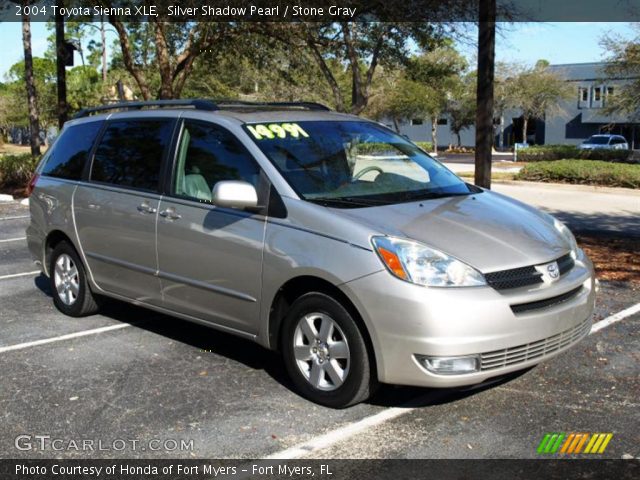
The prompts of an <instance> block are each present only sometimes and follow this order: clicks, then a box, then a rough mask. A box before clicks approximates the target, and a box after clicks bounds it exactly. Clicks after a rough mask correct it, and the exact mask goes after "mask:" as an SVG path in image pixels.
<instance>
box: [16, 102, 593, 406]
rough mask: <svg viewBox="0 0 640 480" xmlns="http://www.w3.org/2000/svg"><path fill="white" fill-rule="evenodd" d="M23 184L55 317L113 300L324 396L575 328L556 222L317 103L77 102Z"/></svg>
mask: <svg viewBox="0 0 640 480" xmlns="http://www.w3.org/2000/svg"><path fill="white" fill-rule="evenodd" d="M30 188H32V189H33V193H32V195H31V201H30V209H31V223H30V226H29V227H28V229H27V238H28V244H29V249H30V251H31V253H32V255H33V257H34V259H35V261H36V263H37V264H39V265H40V267H41V268H42V271H43V272H44V274H45V275H47V276H48V277H49V278H50V282H51V290H52V292H53V300H54V303H55V305H56V307H57V308H58V309H59V310H60V311H61V312H63V313H65V314H67V315H71V316H83V315H89V314H92V313H95V312H96V311H97V310H98V306H99V304H100V303H101V300H102V299H104V298H107V297H111V298H115V299H119V300H124V301H126V302H131V303H135V304H136V305H142V306H145V307H148V308H150V309H154V310H157V311H160V312H164V313H168V314H170V315H173V316H176V317H179V318H182V319H185V320H189V321H193V322H198V323H202V324H206V325H210V326H212V327H214V328H216V329H219V330H222V331H224V332H229V333H232V334H235V335H239V336H242V337H245V338H247V339H250V340H253V341H255V342H257V343H259V344H260V345H262V346H264V347H266V348H269V349H273V350H278V351H279V352H281V353H282V356H283V359H284V363H285V366H286V369H287V371H288V373H289V375H290V376H291V379H292V381H293V383H294V385H295V387H296V388H297V389H298V391H299V392H300V393H301V394H302V395H304V396H306V397H307V398H309V399H311V400H313V401H315V402H317V403H320V404H323V405H327V406H332V407H345V406H348V405H352V404H354V403H357V402H360V401H363V400H365V399H366V398H368V397H369V396H370V395H371V393H372V392H373V391H374V389H375V388H376V386H377V385H378V384H379V383H380V382H382V383H391V384H401V385H415V386H424V387H459V386H468V385H474V384H479V383H482V382H486V381H489V380H491V379H493V378H495V377H501V376H504V375H505V374H507V373H510V372H514V371H517V370H522V369H525V368H528V367H531V366H533V365H535V364H537V363H539V362H541V361H543V360H546V359H548V358H551V357H553V356H555V355H557V354H559V353H560V352H562V351H564V350H566V349H568V348H570V347H572V346H573V345H575V344H576V343H577V342H578V341H580V340H581V339H582V338H583V337H584V336H585V335H587V333H588V332H589V330H590V327H591V315H592V312H593V308H594V300H595V276H594V271H593V266H592V264H591V262H590V261H589V259H588V258H587V257H586V256H585V254H584V252H583V251H582V250H581V249H580V248H578V246H577V244H576V241H575V239H574V237H573V235H572V234H571V232H570V231H569V230H568V229H567V227H566V226H565V225H563V224H562V223H560V222H559V221H558V220H556V219H555V218H553V217H552V216H550V215H548V214H545V213H542V212H540V211H538V210H536V209H534V208H532V207H530V206H527V205H525V204H523V203H520V202H518V201H516V200H513V199H511V198H508V197H505V196H503V195H500V194H497V193H494V192H491V191H488V190H484V189H481V188H478V187H476V186H473V185H470V184H468V183H465V182H464V181H462V180H461V179H460V178H458V177H457V176H456V175H454V174H453V173H452V172H451V171H449V170H448V169H447V168H446V167H444V166H443V165H442V164H440V163H439V162H437V161H436V160H434V159H433V158H431V157H430V156H429V155H428V154H427V153H425V152H424V151H423V150H421V149H420V148H419V147H417V146H416V145H414V144H413V143H411V142H410V141H408V140H406V139H405V138H403V137H402V136H400V135H397V134H396V133H394V132H393V131H391V130H389V129H388V128H386V127H384V126H382V125H380V124H378V123H375V122H371V121H368V120H364V119H362V118H359V117H354V116H350V115H343V114H339V113H335V112H332V111H329V110H328V109H327V108H326V107H323V106H321V105H318V104H312V103H288V104H280V103H278V104H266V103H260V104H249V103H243V102H226V103H217V104H216V103H213V102H209V101H204V100H190V101H187V100H185V101H158V102H140V103H128V104H120V105H111V106H106V107H98V108H95V109H91V110H86V111H83V112H81V113H80V114H79V115H77V116H76V118H75V119H74V120H72V121H70V122H68V123H67V124H66V125H65V127H64V129H63V131H62V133H61V134H60V136H59V137H58V139H57V141H56V142H55V144H54V145H53V146H52V147H51V148H50V149H49V150H48V151H47V153H46V155H45V156H44V158H43V160H42V162H41V164H40V165H39V167H38V169H37V172H36V175H35V176H34V179H33V181H32V183H31V185H30Z"/></svg>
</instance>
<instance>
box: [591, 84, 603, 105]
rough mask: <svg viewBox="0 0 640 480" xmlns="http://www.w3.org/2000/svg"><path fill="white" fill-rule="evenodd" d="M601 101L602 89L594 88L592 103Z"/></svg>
mask: <svg viewBox="0 0 640 480" xmlns="http://www.w3.org/2000/svg"><path fill="white" fill-rule="evenodd" d="M601 100H602V89H601V88H600V87H595V88H594V89H593V101H594V102H599V101H601Z"/></svg>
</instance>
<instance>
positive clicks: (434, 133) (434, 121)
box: [431, 115, 438, 155]
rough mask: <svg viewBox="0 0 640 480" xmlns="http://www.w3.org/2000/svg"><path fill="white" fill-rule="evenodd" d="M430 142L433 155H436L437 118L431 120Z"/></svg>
mask: <svg viewBox="0 0 640 480" xmlns="http://www.w3.org/2000/svg"><path fill="white" fill-rule="evenodd" d="M431 142H432V143H433V153H434V154H435V155H437V154H438V116H437V115H435V116H434V117H433V118H432V119H431Z"/></svg>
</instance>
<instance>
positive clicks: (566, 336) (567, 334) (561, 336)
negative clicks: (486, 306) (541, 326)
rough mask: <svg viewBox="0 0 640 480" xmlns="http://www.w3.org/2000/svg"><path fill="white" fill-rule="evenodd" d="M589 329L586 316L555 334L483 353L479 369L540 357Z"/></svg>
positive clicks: (507, 365) (518, 362)
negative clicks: (582, 320)
mask: <svg viewBox="0 0 640 480" xmlns="http://www.w3.org/2000/svg"><path fill="white" fill-rule="evenodd" d="M590 329H591V321H590V319H589V318H588V319H587V320H585V321H584V322H582V323H581V324H580V325H576V326H575V327H573V328H570V329H568V330H565V331H564V332H561V333H558V334H557V335H553V336H551V337H548V338H543V339H542V340H538V341H536V342H531V343H527V344H524V345H518V346H517V347H511V348H505V349H503V350H495V351H493V352H486V353H483V354H481V355H480V370H481V371H487V370H495V369H497V368H504V367H510V366H513V365H518V364H520V363H524V362H527V361H529V360H534V359H541V358H543V357H545V356H546V355H549V354H551V353H553V352H557V351H558V350H561V349H563V348H565V347H568V346H569V345H571V344H573V343H576V342H577V341H578V340H580V339H582V338H583V337H584V336H586V335H587V333H589V330H590Z"/></svg>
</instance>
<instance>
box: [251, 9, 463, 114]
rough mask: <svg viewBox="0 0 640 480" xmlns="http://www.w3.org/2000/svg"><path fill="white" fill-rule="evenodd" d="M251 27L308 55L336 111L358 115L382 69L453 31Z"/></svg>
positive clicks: (438, 27)
mask: <svg viewBox="0 0 640 480" xmlns="http://www.w3.org/2000/svg"><path fill="white" fill-rule="evenodd" d="M458 3H461V2H458ZM252 28H253V31H255V32H259V33H261V34H262V35H264V36H268V37H272V38H275V39H277V40H279V41H280V42H282V43H283V44H284V45H286V46H287V47H288V48H290V49H292V50H296V51H297V52H301V51H306V52H307V53H308V55H309V56H310V58H311V59H312V60H313V62H314V63H315V64H316V66H317V68H318V71H319V74H320V75H321V76H322V78H323V79H324V80H325V82H326V83H327V85H328V87H329V89H330V91H331V96H332V97H333V102H332V103H333V105H334V106H335V108H336V110H338V111H341V112H350V113H352V114H356V115H358V114H360V113H362V112H363V111H364V110H365V108H366V107H367V105H368V103H369V99H370V97H371V88H372V84H373V81H374V79H375V75H376V72H377V70H378V68H380V67H388V68H389V69H391V68H397V67H399V66H401V65H403V64H405V63H406V62H407V61H408V60H409V58H410V56H411V54H412V51H413V50H414V49H415V47H416V46H418V47H419V48H420V49H421V50H429V49H432V48H434V46H436V45H439V43H440V42H441V41H442V39H443V38H445V36H446V34H448V33H449V32H450V30H451V28H452V27H451V25H449V24H444V23H437V22H435V23H424V22H422V23H389V22H343V23H336V22H330V23H315V22H300V23H268V24H266V23H262V24H253V25H252ZM341 77H344V81H343V79H342V78H341Z"/></svg>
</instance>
